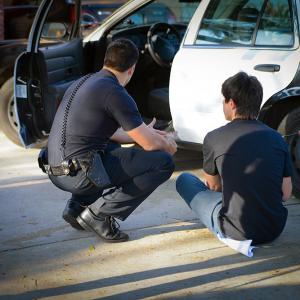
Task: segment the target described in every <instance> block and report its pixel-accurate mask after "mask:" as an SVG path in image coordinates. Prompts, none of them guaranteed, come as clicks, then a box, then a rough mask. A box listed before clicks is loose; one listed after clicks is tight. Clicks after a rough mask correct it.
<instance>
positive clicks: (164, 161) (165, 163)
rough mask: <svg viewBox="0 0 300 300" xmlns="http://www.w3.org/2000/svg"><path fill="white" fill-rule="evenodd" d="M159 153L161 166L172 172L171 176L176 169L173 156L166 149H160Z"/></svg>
mask: <svg viewBox="0 0 300 300" xmlns="http://www.w3.org/2000/svg"><path fill="white" fill-rule="evenodd" d="M158 153H159V162H160V164H159V165H160V168H161V169H162V170H164V171H166V172H169V173H170V176H171V175H172V173H173V172H174V170H175V163H174V160H173V156H172V155H171V154H169V153H167V152H165V151H158Z"/></svg>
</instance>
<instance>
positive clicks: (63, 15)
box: [40, 0, 76, 43]
mask: <svg viewBox="0 0 300 300" xmlns="http://www.w3.org/2000/svg"><path fill="white" fill-rule="evenodd" d="M75 24H76V10H75V5H74V4H73V3H72V2H69V1H68V0H63V1H62V0H53V2H52V5H51V8H50V10H49V13H48V15H47V17H46V20H45V23H44V25H43V28H42V36H41V39H40V43H42V42H62V41H68V40H69V39H70V38H71V36H72V30H73V28H74V26H75Z"/></svg>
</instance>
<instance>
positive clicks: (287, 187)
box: [282, 177, 292, 201]
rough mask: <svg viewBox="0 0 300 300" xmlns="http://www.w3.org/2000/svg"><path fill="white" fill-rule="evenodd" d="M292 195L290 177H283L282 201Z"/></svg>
mask: <svg viewBox="0 0 300 300" xmlns="http://www.w3.org/2000/svg"><path fill="white" fill-rule="evenodd" d="M291 195H292V180H291V177H283V180H282V200H283V201H286V200H288V199H289V198H290V197H291Z"/></svg>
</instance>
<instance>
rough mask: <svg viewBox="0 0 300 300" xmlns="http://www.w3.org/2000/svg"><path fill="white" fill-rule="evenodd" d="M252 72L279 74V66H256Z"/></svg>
mask: <svg viewBox="0 0 300 300" xmlns="http://www.w3.org/2000/svg"><path fill="white" fill-rule="evenodd" d="M254 70H256V71H262V72H279V71H280V65H273V64H262V65H256V66H255V67H254Z"/></svg>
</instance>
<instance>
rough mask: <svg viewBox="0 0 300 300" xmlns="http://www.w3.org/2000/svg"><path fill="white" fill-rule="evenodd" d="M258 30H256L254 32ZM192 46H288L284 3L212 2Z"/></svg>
mask: <svg viewBox="0 0 300 300" xmlns="http://www.w3.org/2000/svg"><path fill="white" fill-rule="evenodd" d="M257 28H258V30H257ZM195 43H196V44H197V45H224V46H226V45H229V46H235V45H237V46H241V45H245V46H254V45H257V46H262V45H263V46H291V45H292V44H293V29H292V21H291V13H290V5H289V1H288V0H266V1H264V0H250V1H244V0H237V1H232V2H230V3H228V1H226V0H221V1H220V0H212V1H211V2H210V4H209V6H208V8H207V10H206V12H205V14H204V17H203V20H202V22H201V25H200V29H199V31H198V35H197V38H196V41H195Z"/></svg>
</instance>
